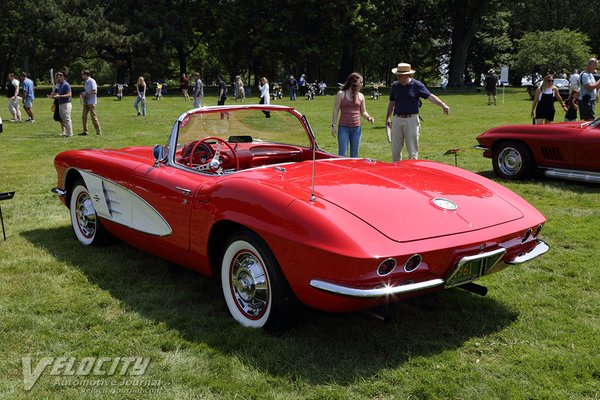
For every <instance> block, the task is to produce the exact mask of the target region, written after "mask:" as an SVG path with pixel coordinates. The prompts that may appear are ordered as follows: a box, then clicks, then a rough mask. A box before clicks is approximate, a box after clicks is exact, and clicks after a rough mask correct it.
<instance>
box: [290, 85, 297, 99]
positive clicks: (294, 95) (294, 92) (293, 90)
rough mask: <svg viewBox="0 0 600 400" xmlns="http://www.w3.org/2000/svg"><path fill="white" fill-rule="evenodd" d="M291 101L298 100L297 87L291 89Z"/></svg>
mask: <svg viewBox="0 0 600 400" xmlns="http://www.w3.org/2000/svg"><path fill="white" fill-rule="evenodd" d="M290 100H291V101H295V100H296V88H295V87H290Z"/></svg>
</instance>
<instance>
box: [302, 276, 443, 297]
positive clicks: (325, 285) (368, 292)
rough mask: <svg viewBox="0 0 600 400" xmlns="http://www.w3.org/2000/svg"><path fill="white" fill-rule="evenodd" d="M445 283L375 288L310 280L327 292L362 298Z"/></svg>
mask: <svg viewBox="0 0 600 400" xmlns="http://www.w3.org/2000/svg"><path fill="white" fill-rule="evenodd" d="M443 284H444V280H443V279H432V280H430V281H425V282H417V283H410V284H405V285H398V286H384V287H379V288H375V289H357V288H353V287H348V286H342V285H338V284H335V283H330V282H325V281H322V280H319V279H313V280H311V281H310V286H312V287H314V288H317V289H320V290H323V291H325V292H331V293H335V294H341V295H344V296H350V297H362V298H369V297H384V296H394V295H398V294H403V293H410V292H414V291H417V290H425V289H429V288H432V287H436V286H440V285H443Z"/></svg>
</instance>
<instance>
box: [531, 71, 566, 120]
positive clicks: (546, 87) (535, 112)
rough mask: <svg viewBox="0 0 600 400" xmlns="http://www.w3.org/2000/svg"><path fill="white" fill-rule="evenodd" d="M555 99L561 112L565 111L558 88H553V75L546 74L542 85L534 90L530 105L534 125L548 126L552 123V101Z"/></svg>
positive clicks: (553, 111) (553, 112)
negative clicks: (561, 109) (560, 107)
mask: <svg viewBox="0 0 600 400" xmlns="http://www.w3.org/2000/svg"><path fill="white" fill-rule="evenodd" d="M555 98H556V99H557V100H558V101H559V102H560V104H561V106H562V108H563V110H564V111H567V107H566V106H565V102H564V101H563V99H562V97H560V93H558V88H557V87H556V86H554V75H551V74H548V75H546V76H545V77H544V80H543V81H542V84H541V85H540V87H539V88H537V89H536V90H535V95H534V96H533V104H532V105H531V117H532V118H535V124H536V125H537V124H542V123H544V124H549V123H551V122H552V121H554V114H555V112H556V111H555V110H554V99H555Z"/></svg>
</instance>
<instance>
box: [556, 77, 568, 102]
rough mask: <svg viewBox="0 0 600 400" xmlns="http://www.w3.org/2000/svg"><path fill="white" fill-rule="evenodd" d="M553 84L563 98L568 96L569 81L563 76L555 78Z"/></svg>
mask: <svg viewBox="0 0 600 400" xmlns="http://www.w3.org/2000/svg"><path fill="white" fill-rule="evenodd" d="M554 86H556V88H557V89H558V93H559V94H560V97H562V98H563V100H566V99H567V98H568V97H569V81H568V80H567V79H563V78H555V79H554Z"/></svg>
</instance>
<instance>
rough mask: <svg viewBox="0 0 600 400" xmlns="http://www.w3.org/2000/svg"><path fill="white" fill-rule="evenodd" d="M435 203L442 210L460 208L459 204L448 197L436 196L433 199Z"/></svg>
mask: <svg viewBox="0 0 600 400" xmlns="http://www.w3.org/2000/svg"><path fill="white" fill-rule="evenodd" d="M432 202H433V204H435V205H436V206H437V207H439V208H441V209H442V210H448V211H454V210H456V209H458V206H457V205H456V204H455V203H454V202H452V201H450V200H448V199H443V198H441V197H436V198H435V199H433V200H432Z"/></svg>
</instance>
